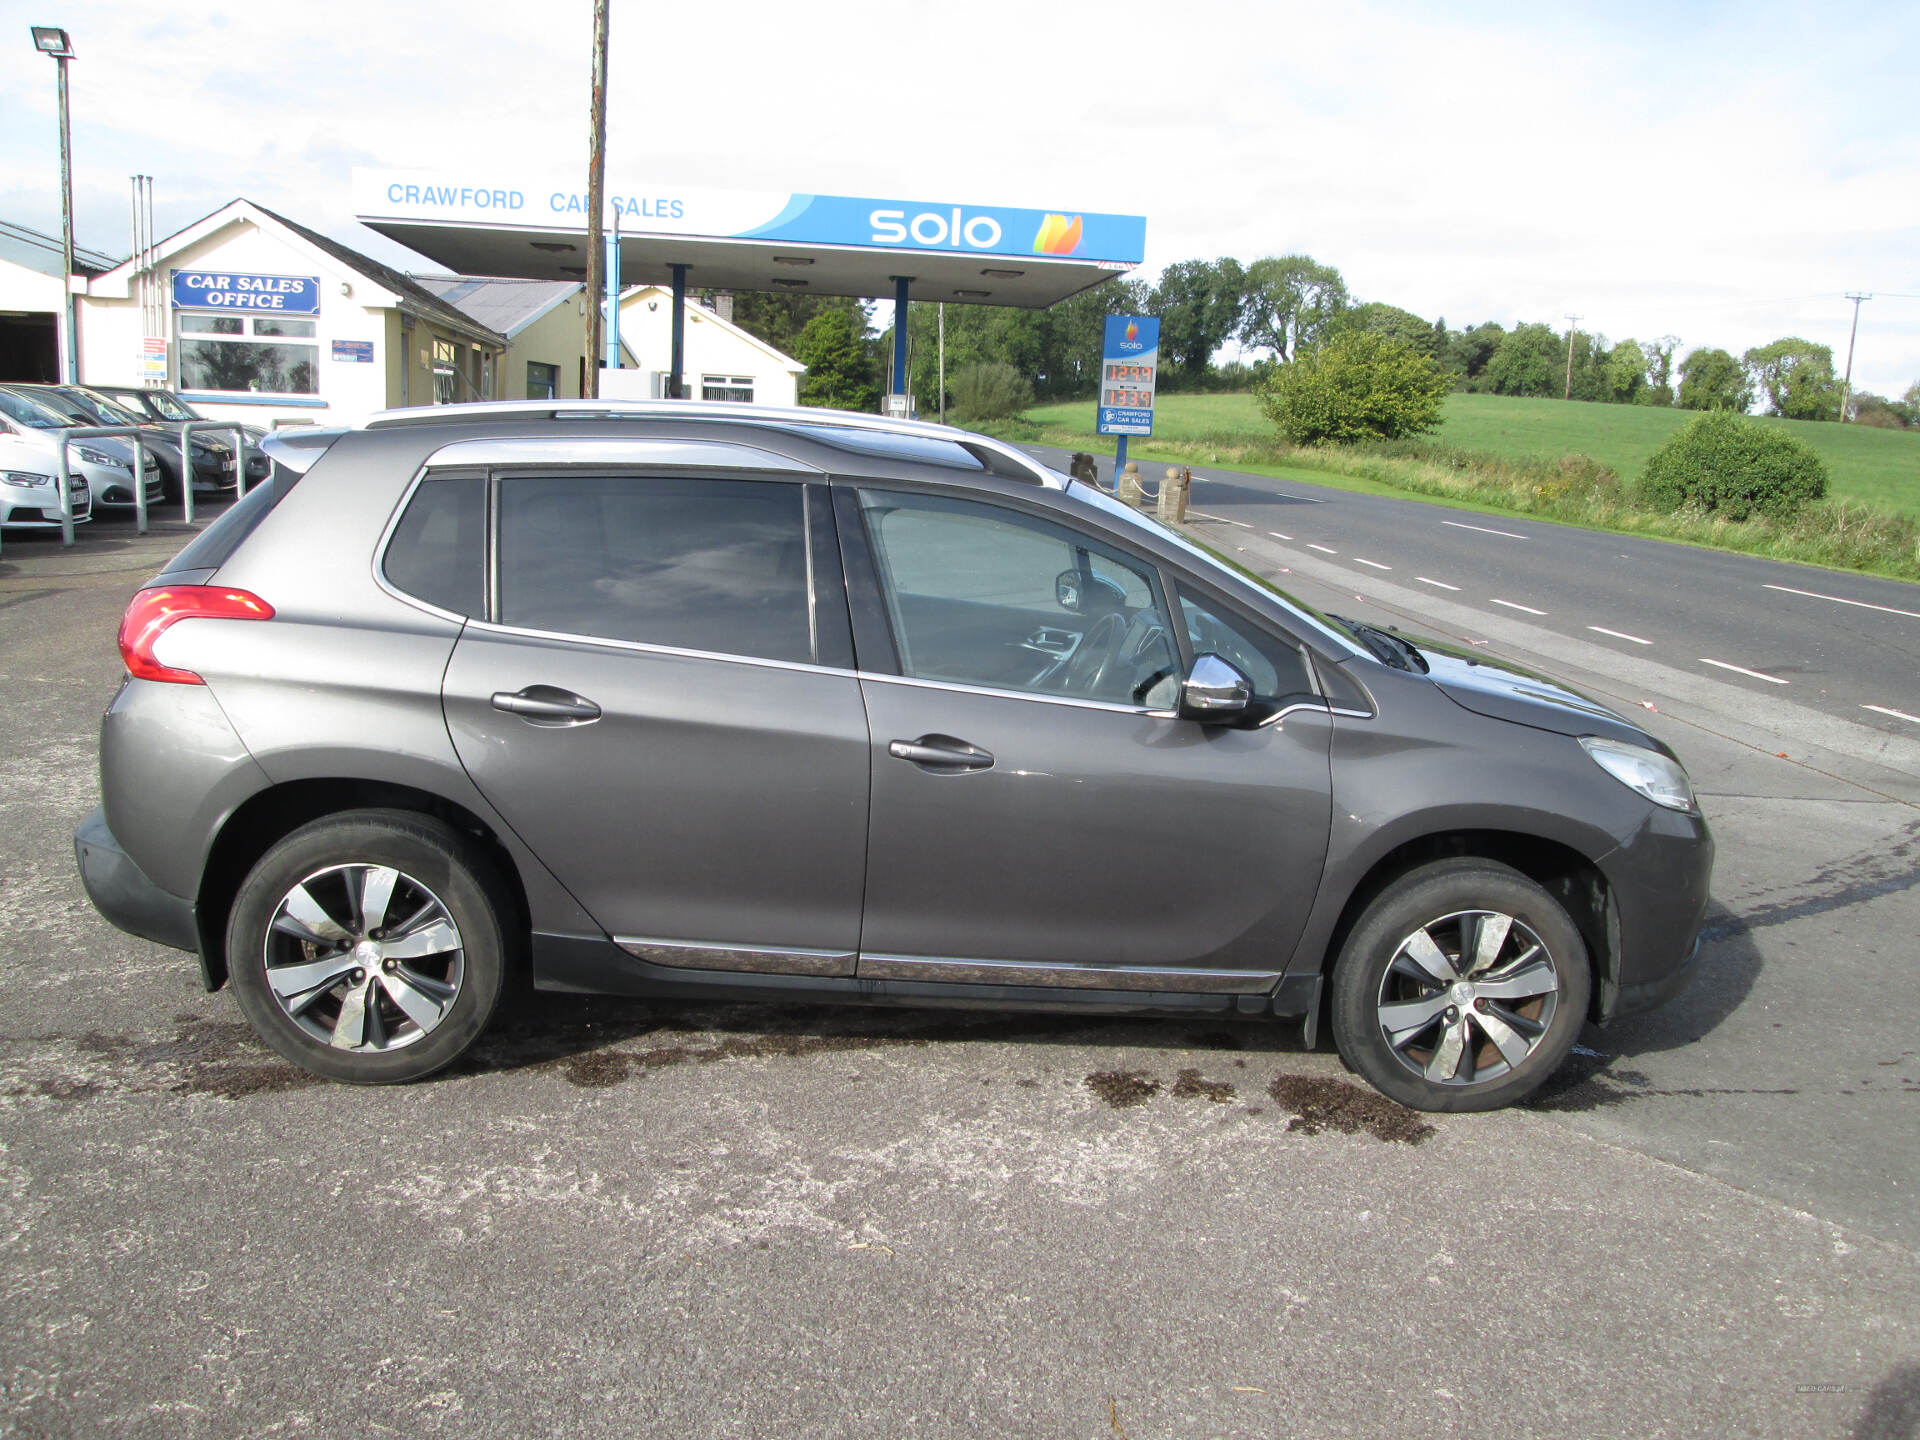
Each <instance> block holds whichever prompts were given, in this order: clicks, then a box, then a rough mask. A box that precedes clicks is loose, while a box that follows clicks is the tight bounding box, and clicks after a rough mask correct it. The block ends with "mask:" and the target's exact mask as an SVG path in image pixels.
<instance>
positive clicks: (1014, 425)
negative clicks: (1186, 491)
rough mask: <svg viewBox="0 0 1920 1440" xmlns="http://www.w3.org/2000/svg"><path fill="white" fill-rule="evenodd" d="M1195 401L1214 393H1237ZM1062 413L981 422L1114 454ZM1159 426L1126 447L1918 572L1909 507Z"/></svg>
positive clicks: (1084, 415)
mask: <svg viewBox="0 0 1920 1440" xmlns="http://www.w3.org/2000/svg"><path fill="white" fill-rule="evenodd" d="M1169 398H1179V397H1169ZM1192 398H1195V399H1202V400H1211V401H1218V400H1223V399H1230V398H1236V397H1228V396H1196V397H1192ZM1476 398H1477V397H1476ZM1594 408H1621V409H1624V408H1627V407H1624V406H1622V407H1594ZM1066 410H1072V411H1075V412H1077V414H1076V415H1075V419H1076V421H1078V422H1079V425H1085V424H1087V423H1089V422H1090V421H1091V418H1092V410H1093V407H1092V405H1091V404H1090V403H1088V402H1079V403H1077V404H1075V405H1073V406H1047V407H1044V408H1043V409H1038V410H1035V411H1030V412H1029V416H1030V417H1033V418H1026V419H1021V420H1015V421H1008V422H1003V423H1001V424H997V425H993V426H987V427H982V428H985V429H988V430H990V432H991V433H993V434H996V435H998V436H1000V437H1001V438H1002V439H1007V440H1013V441H1018V442H1019V443H1022V444H1028V445H1052V446H1058V447H1060V448H1062V449H1068V450H1086V451H1090V452H1094V453H1098V454H1103V455H1112V454H1113V452H1114V446H1113V440H1112V437H1110V436H1102V435H1094V434H1092V433H1090V431H1089V430H1087V429H1083V428H1078V426H1069V425H1063V424H1060V423H1057V422H1056V423H1044V422H1043V423H1036V420H1037V419H1040V417H1044V416H1047V415H1048V414H1049V413H1050V412H1060V411H1066ZM1835 428H1838V427H1835ZM1155 429H1156V430H1157V431H1161V432H1162V433H1158V434H1155V435H1154V436H1153V438H1152V439H1150V440H1147V441H1145V442H1142V443H1137V444H1133V445H1130V446H1129V448H1128V454H1129V455H1130V456H1131V457H1133V458H1135V459H1138V460H1140V461H1141V462H1142V463H1143V465H1144V463H1145V462H1148V461H1159V462H1161V463H1164V464H1179V465H1196V466H1209V465H1213V466H1221V467H1224V468H1227V469H1232V470H1244V471H1248V472H1250V473H1253V474H1261V475H1271V476H1273V477H1275V478H1277V479H1282V480H1288V479H1291V480H1300V481H1304V482H1307V483H1311V484H1317V485H1333V486H1336V487H1339V488H1342V489H1351V490H1361V491H1366V492H1368V493H1373V494H1384V495H1397V496H1402V497H1405V496H1418V497H1421V498H1424V499H1430V500H1436V501H1439V502H1441V503H1444V504H1449V505H1454V506H1459V507H1461V508H1465V509H1474V510H1484V511H1492V512H1494V513H1497V514H1503V515H1512V516H1516V517H1529V516H1530V517H1536V518H1539V519H1542V520H1553V521H1557V522H1560V523H1562V524H1568V525H1580V526H1584V527H1585V528H1587V529H1591V530H1609V531H1614V532H1616V533H1619V534H1623V535H1644V536H1648V537H1650V538H1653V539H1660V540H1677V541H1680V542H1682V543H1684V544H1689V545H1700V546H1704V547H1707V548H1709V549H1716V550H1733V551H1739V552H1742V553H1745V554H1749V555H1763V556H1766V557H1768V558H1769V559H1774V560H1791V561H1796V562H1798V563H1801V564H1807V565H1823V566H1826V567H1828V568H1830V569H1836V570H1857V571H1864V572H1867V573H1869V574H1876V575H1885V576H1888V577H1890V578H1892V579H1896V580H1920V522H1916V520H1915V519H1914V517H1913V516H1911V515H1906V514H1899V513H1896V512H1894V511H1892V510H1889V509H1886V508H1884V507H1882V506H1879V505H1873V504H1867V503H1864V502H1862V501H1861V500H1859V499H1857V498H1854V497H1852V496H1846V495H1841V496H1837V497H1836V496H1829V498H1827V499H1825V500H1820V501H1816V502H1815V503H1813V504H1811V505H1808V506H1806V507H1805V508H1804V509H1802V510H1801V511H1800V513H1799V514H1797V515H1795V516H1794V517H1793V518H1791V519H1789V520H1771V519H1767V518H1765V517H1761V516H1756V517H1755V518H1753V519H1750V520H1743V521H1731V520H1726V519H1723V518H1720V517H1717V516H1715V515H1713V514H1710V513H1708V512H1705V511H1702V510H1698V509H1692V508H1685V509H1681V510H1679V511H1676V512H1673V513H1670V514H1669V513H1664V512H1660V511H1655V510H1650V509H1647V508H1645V507H1643V506H1641V505H1640V504H1638V503H1637V502H1636V500H1635V496H1634V492H1633V488H1632V487H1631V486H1630V485H1628V484H1626V483H1624V482H1623V481H1622V480H1621V478H1620V477H1619V475H1618V474H1617V473H1616V472H1615V471H1614V470H1613V469H1612V468H1611V467H1609V466H1607V465H1605V464H1603V463H1601V462H1600V461H1597V460H1595V459H1593V458H1591V457H1589V456H1586V455H1566V456H1563V457H1561V458H1559V459H1554V460H1548V459H1541V458H1535V457H1531V456H1522V457H1517V458H1516V457H1510V456H1505V455H1499V454H1492V453H1488V452H1484V451H1479V452H1476V451H1470V450H1464V449H1460V448H1458V447H1455V446H1452V445H1447V444H1444V443H1441V442H1438V441H1434V440H1430V439H1425V440H1411V441H1398V442H1395V443H1392V444H1386V445H1376V446H1366V447H1359V446H1343V447H1334V446H1329V447H1322V448H1306V447H1302V446H1297V445H1288V444H1286V443H1284V442H1283V441H1281V440H1279V439H1278V438H1275V437H1272V436H1271V432H1270V431H1269V434H1268V436H1267V437H1256V436H1252V435H1249V434H1247V433H1246V432H1244V431H1238V430H1232V431H1226V432H1223V433H1214V434H1206V433H1191V432H1190V433H1187V434H1184V435H1183V434H1181V433H1180V429H1179V427H1174V426H1167V427H1163V426H1161V424H1160V417H1159V416H1158V415H1156V417H1155ZM1144 478H1145V479H1146V480H1148V482H1149V483H1152V482H1153V481H1154V480H1156V479H1157V478H1158V477H1157V476H1153V475H1151V474H1145V475H1144Z"/></svg>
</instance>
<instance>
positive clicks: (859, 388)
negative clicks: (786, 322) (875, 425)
mask: <svg viewBox="0 0 1920 1440" xmlns="http://www.w3.org/2000/svg"><path fill="white" fill-rule="evenodd" d="M793 357H794V358H795V359H796V360H798V361H799V362H800V363H801V364H803V365H805V366H806V367H807V373H806V376H805V379H804V388H803V389H802V391H801V395H800V403H801V404H803V405H824V406H826V407H827V408H829V409H833V410H858V411H863V412H867V413H871V412H872V411H874V410H876V409H878V408H879V405H880V387H879V385H878V384H877V383H876V380H875V376H874V368H873V355H872V351H871V350H870V349H869V347H868V345H867V343H866V337H865V336H864V335H863V334H861V332H860V328H859V327H858V326H857V325H856V324H855V322H854V318H853V316H852V315H850V314H849V313H848V312H847V311H846V310H845V309H841V308H834V309H825V310H821V311H820V312H819V313H818V314H816V315H815V316H814V317H813V318H812V319H811V320H809V321H807V323H806V327H805V328H804V329H802V330H801V332H800V335H799V338H798V339H797V340H796V341H795V343H794V347H793Z"/></svg>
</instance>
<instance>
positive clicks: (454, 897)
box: [227, 810, 508, 1085]
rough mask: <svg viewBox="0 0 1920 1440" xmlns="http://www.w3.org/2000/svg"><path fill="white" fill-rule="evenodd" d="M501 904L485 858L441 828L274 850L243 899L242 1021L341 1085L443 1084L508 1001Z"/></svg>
mask: <svg viewBox="0 0 1920 1440" xmlns="http://www.w3.org/2000/svg"><path fill="white" fill-rule="evenodd" d="M490 892H491V893H490ZM500 893H502V891H501V882H500V879H499V877H498V874H497V872H495V870H494V868H493V866H492V865H491V864H490V863H489V862H488V861H487V859H486V857H485V856H484V855H483V854H482V853H481V852H480V851H479V849H478V847H476V846H475V845H474V844H473V843H472V842H471V841H469V840H468V839H467V837H465V836H463V835H462V834H460V832H458V831H457V830H455V829H453V828H452V827H451V826H448V825H446V824H443V823H442V822H440V821H438V820H435V819H433V818H431V817H429V816H425V815H418V814H413V813H410V812H407V811H397V810H358V811H351V812H348V813H344V814H340V815H333V816H328V817H326V818H325V819H321V820H316V821H314V822H313V823H311V824H309V825H306V826H303V827H302V828H300V829H298V830H296V831H294V832H293V833H292V834H290V835H288V836H287V837H286V838H285V839H283V840H281V841H280V842H279V843H278V844H276V845H275V846H273V848H272V849H270V850H268V851H267V853H266V854H265V855H263V856H262V857H261V858H260V861H259V863H258V864H256V865H255V866H254V867H253V870H252V871H251V872H250V873H249V874H248V876H247V878H246V880H245V881H244V882H243V883H242V885H241V887H240V892H239V894H238V895H237V896H236V897H235V899H234V903H233V910H232V913H231V915H230V917H229V920H228V924H227V965H228V969H229V972H230V973H231V975H232V977H233V985H234V992H235V994H236V996H237V997H238V999H239V1002H240V1008H241V1010H242V1011H243V1012H244V1013H245V1015H246V1017H247V1019H248V1021H249V1022H250V1023H251V1024H252V1025H253V1028H254V1030H255V1031H256V1032H257V1033H258V1034H259V1036H260V1038H261V1039H263V1040H265V1041H266V1042H267V1044H269V1045H271V1046H272V1047H273V1048H274V1049H275V1050H277V1051H278V1052H279V1053H280V1054H281V1055H284V1056H285V1057H286V1058H287V1059H289V1060H291V1061H293V1063H294V1064H296V1065H299V1066H301V1067H302V1068H304V1069H307V1070H310V1071H312V1072H313V1073H314V1074H316V1075H321V1076H324V1077H325V1078H327V1079H329V1080H343V1081H346V1082H349V1083H352V1084H363V1085H371V1084H393V1083H397V1082H400V1081H406V1080H417V1079H419V1078H421V1077H422V1076H425V1075H431V1074H432V1073H433V1072H434V1071H436V1070H439V1069H441V1068H443V1067H445V1066H446V1065H449V1064H451V1063H452V1062H453V1061H454V1060H455V1059H457V1058H458V1057H459V1056H460V1055H461V1054H462V1053H464V1052H465V1051H466V1050H467V1048H468V1047H469V1046H471V1045H472V1044H473V1042H474V1041H475V1040H476V1039H478V1038H479V1036H480V1033H481V1031H483V1030H484V1029H485V1028H486V1025H487V1021H488V1020H489V1019H490V1018H491V1017H492V1015H493V1009H494V1005H495V1004H496V1002H497V1001H498V1000H499V998H500V992H501V988H502V985H503V983H504V980H505V975H506V957H507V947H508V934H507V931H506V929H505V927H504V925H503V922H502V914H501V909H500V906H499V904H498V903H497V902H496V900H495V899H494V896H496V895H498V894H500Z"/></svg>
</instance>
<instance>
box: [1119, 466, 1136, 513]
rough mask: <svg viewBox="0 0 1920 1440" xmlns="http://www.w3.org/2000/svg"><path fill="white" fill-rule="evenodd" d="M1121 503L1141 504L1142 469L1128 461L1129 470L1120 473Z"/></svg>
mask: <svg viewBox="0 0 1920 1440" xmlns="http://www.w3.org/2000/svg"><path fill="white" fill-rule="evenodd" d="M1119 494H1120V503H1121V504H1122V505H1138V504H1139V503H1140V467H1139V466H1138V465H1136V464H1134V463H1133V461H1131V460H1129V461H1127V468H1126V469H1124V470H1122V471H1121V472H1120V490H1119Z"/></svg>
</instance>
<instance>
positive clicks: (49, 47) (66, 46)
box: [28, 25, 80, 385]
mask: <svg viewBox="0 0 1920 1440" xmlns="http://www.w3.org/2000/svg"><path fill="white" fill-rule="evenodd" d="M28 28H30V29H31V30H32V31H33V48H34V49H36V50H38V51H39V52H40V53H41V54H42V55H51V56H52V57H53V58H54V60H55V62H56V63H57V64H58V65H59V66H60V240H61V247H62V251H63V253H64V254H65V257H66V265H65V268H64V269H63V270H62V272H61V275H60V292H61V301H60V305H61V312H62V314H64V315H65V316H66V322H67V344H66V352H65V353H64V354H63V355H62V356H61V357H60V358H61V360H62V362H63V364H62V367H61V368H62V369H63V371H64V372H65V373H64V374H63V375H62V376H61V378H62V379H63V380H65V381H66V382H67V383H68V384H69V385H77V384H79V383H80V341H79V337H78V336H76V335H75V333H74V328H75V326H74V321H75V318H76V317H75V315H74V309H73V133H72V131H71V129H70V128H69V127H68V124H67V62H68V61H69V60H71V59H73V41H72V40H71V39H69V38H68V36H67V32H66V31H64V30H61V29H59V28H58V27H56V26H53V25H33V26H30V27H28Z"/></svg>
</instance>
